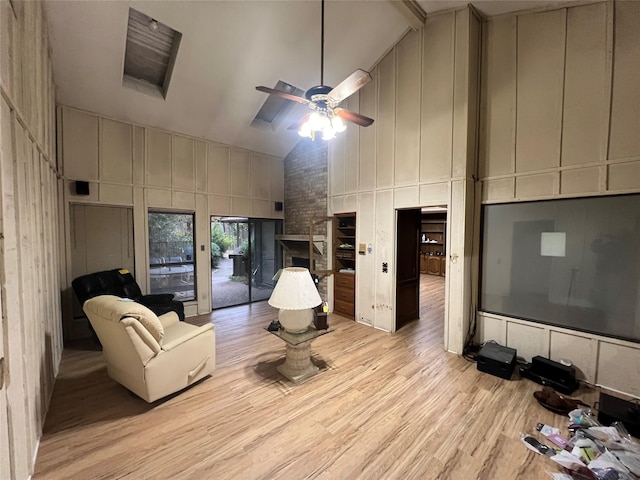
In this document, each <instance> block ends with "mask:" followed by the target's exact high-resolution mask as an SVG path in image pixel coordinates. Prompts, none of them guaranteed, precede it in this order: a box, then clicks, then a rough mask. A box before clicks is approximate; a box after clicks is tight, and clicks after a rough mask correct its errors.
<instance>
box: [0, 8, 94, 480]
mask: <svg viewBox="0 0 640 480" xmlns="http://www.w3.org/2000/svg"><path fill="white" fill-rule="evenodd" d="M0 89H1V95H0V232H1V236H0V237H1V242H0V243H1V248H0V305H1V306H2V318H1V320H0V321H1V322H2V325H0V357H2V358H3V359H4V365H3V369H4V372H3V373H4V375H3V378H4V384H0V478H29V477H30V475H31V474H32V473H33V461H34V459H35V455H36V451H37V446H38V442H39V439H40V436H41V435H42V427H43V425H44V418H45V414H46V411H47V408H48V406H49V401H50V397H51V394H52V392H53V384H54V380H55V375H56V374H57V372H58V366H59V364H60V358H61V355H62V348H63V346H62V322H61V314H60V285H61V280H60V278H61V268H60V266H61V259H60V253H61V251H62V248H61V239H62V238H63V232H62V229H60V227H59V225H60V222H59V202H58V191H59V189H61V188H62V183H61V182H60V181H59V180H58V177H57V174H58V172H57V169H56V159H55V156H54V152H55V121H54V115H55V93H54V92H55V88H54V84H53V71H52V67H51V59H50V57H49V40H48V36H47V31H46V19H45V18H44V15H43V10H42V5H41V3H40V2H0ZM93 126H96V127H97V125H91V122H89V124H87V125H81V128H84V129H85V133H86V134H87V135H90V136H93V137H94V138H96V139H97V135H98V130H97V128H96V130H95V131H94V130H92V127H93ZM82 150H83V145H79V146H78V149H77V150H76V151H75V152H73V151H72V152H71V154H72V155H75V156H79V155H82V153H83V152H82ZM87 174H88V175H89V176H93V177H94V178H95V177H96V176H97V164H96V165H95V168H94V170H87Z"/></svg>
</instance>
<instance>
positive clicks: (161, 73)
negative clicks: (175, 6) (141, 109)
mask: <svg viewBox="0 0 640 480" xmlns="http://www.w3.org/2000/svg"><path fill="white" fill-rule="evenodd" d="M181 39H182V34H181V33H180V32H178V31H176V30H174V29H172V28H171V27H169V26H167V25H165V24H163V23H160V22H158V21H157V20H155V19H153V18H152V17H150V16H149V15H146V14H144V13H142V12H139V11H138V10H134V9H133V8H129V24H128V27H127V42H126V47H125V52H124V71H123V75H122V84H123V85H124V86H126V87H129V88H133V89H135V90H138V91H140V92H143V93H147V94H149V95H154V96H160V97H162V98H166V96H167V91H168V89H169V82H170V81H171V74H172V73H173V66H174V64H175V61H176V56H177V54H178V47H179V46H180V40H181Z"/></svg>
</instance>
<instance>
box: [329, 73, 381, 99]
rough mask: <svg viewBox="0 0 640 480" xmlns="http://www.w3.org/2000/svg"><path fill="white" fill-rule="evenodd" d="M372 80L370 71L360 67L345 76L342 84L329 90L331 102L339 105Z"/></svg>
mask: <svg viewBox="0 0 640 480" xmlns="http://www.w3.org/2000/svg"><path fill="white" fill-rule="evenodd" d="M370 81H371V75H369V72H365V71H364V70H361V69H358V70H356V71H355V72H353V73H352V74H351V75H349V76H348V77H347V78H345V79H344V80H343V81H342V82H340V84H339V85H338V86H337V87H335V88H334V89H333V90H331V91H330V92H329V95H328V97H329V102H330V103H333V104H334V105H337V104H338V103H340V102H341V101H342V100H344V99H345V98H347V97H348V96H349V95H353V94H354V93H356V92H357V91H358V90H360V89H361V88H362V87H364V86H365V85H366V84H367V83H369V82H370Z"/></svg>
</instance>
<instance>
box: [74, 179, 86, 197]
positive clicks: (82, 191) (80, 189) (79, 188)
mask: <svg viewBox="0 0 640 480" xmlns="http://www.w3.org/2000/svg"><path fill="white" fill-rule="evenodd" d="M76 195H89V182H82V181H76Z"/></svg>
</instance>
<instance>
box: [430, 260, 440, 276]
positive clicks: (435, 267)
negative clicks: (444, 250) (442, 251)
mask: <svg viewBox="0 0 640 480" xmlns="http://www.w3.org/2000/svg"><path fill="white" fill-rule="evenodd" d="M428 259H429V260H428V262H429V263H428V264H427V273H429V274H431V275H440V257H436V256H430V257H428Z"/></svg>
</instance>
